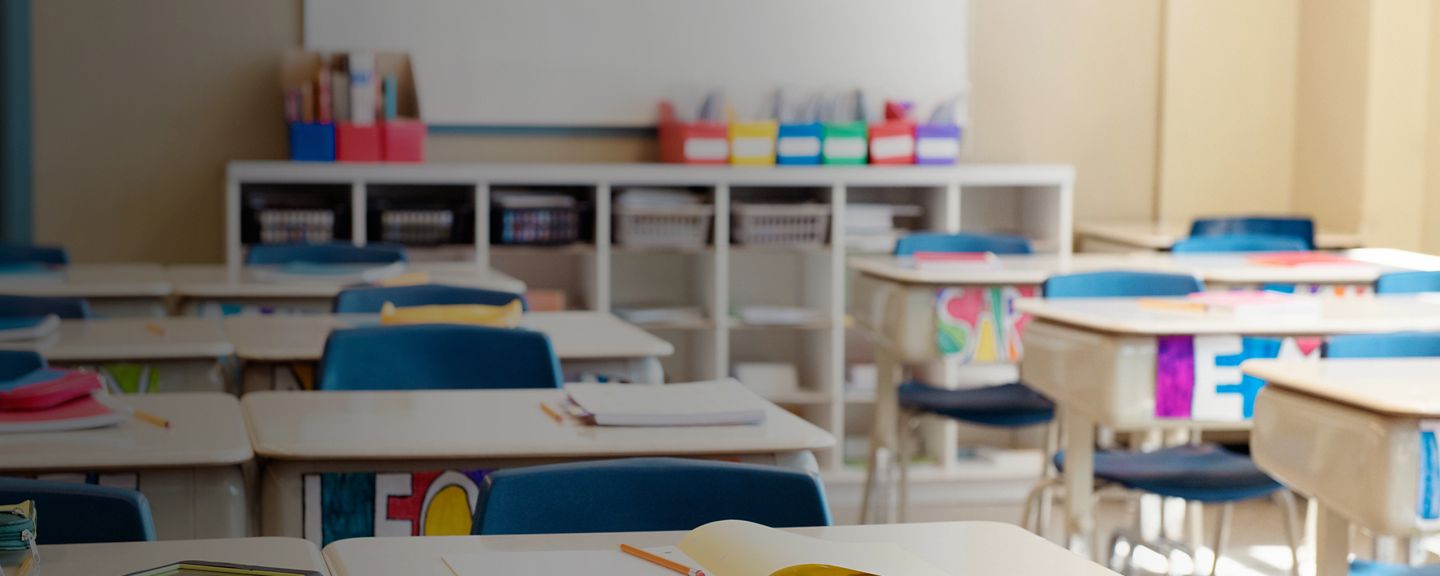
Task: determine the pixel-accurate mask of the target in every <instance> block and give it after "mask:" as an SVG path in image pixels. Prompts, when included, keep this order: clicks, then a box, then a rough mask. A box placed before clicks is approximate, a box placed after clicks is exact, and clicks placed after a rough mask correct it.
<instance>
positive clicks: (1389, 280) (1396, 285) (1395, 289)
mask: <svg viewBox="0 0 1440 576" xmlns="http://www.w3.org/2000/svg"><path fill="white" fill-rule="evenodd" d="M1423 292H1440V271H1437V272H1428V271H1427V272H1390V273H1388V274H1381V275H1380V277H1379V278H1376V279H1375V293H1376V294H1420V293H1423Z"/></svg>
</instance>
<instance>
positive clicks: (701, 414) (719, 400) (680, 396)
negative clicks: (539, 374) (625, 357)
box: [565, 379, 769, 426]
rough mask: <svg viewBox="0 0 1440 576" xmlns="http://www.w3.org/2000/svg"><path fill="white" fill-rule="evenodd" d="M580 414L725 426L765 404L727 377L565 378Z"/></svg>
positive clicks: (602, 422) (746, 419) (604, 420)
mask: <svg viewBox="0 0 1440 576" xmlns="http://www.w3.org/2000/svg"><path fill="white" fill-rule="evenodd" d="M565 393H566V394H567V395H568V396H569V397H570V402H571V403H573V404H574V405H575V406H576V407H577V408H578V409H579V410H580V412H581V416H583V417H584V418H585V419H587V420H590V421H592V422H594V423H595V424H596V425H598V426H728V425H745V424H759V423H761V422H764V421H765V413H766V411H767V409H768V408H769V404H768V403H767V402H765V400H764V399H762V398H760V397H759V396H756V395H755V393H754V392H751V391H750V389H748V388H746V387H745V385H744V384H741V383H740V382H738V381H736V380H734V379H729V380H719V381H713V382H692V383H686V384H666V385H663V386H647V385H638V384H631V385H624V384H566V385H565Z"/></svg>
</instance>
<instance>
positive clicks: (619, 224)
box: [615, 204, 715, 248]
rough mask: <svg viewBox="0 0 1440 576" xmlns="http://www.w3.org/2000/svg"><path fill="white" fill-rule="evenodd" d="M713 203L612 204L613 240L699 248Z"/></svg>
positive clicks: (631, 244) (707, 234)
mask: <svg viewBox="0 0 1440 576" xmlns="http://www.w3.org/2000/svg"><path fill="white" fill-rule="evenodd" d="M714 215H715V207H714V206H708V205H704V204H693V205H687V206H616V207H615V240H616V242H618V243H619V244H620V245H621V246H626V247H631V248H701V247H704V246H705V244H706V242H708V241H709V240H710V222H712V221H713V216H714Z"/></svg>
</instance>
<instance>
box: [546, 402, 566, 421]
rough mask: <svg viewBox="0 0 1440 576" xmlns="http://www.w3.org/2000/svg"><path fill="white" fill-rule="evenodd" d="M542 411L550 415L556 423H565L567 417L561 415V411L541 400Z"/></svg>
mask: <svg viewBox="0 0 1440 576" xmlns="http://www.w3.org/2000/svg"><path fill="white" fill-rule="evenodd" d="M540 411H541V412H544V413H545V415H546V416H549V417H550V419H551V420H554V421H555V423H556V424H564V423H565V419H564V418H561V417H560V413H559V412H556V411H555V409H554V408H551V407H550V405H549V404H546V403H544V402H541V403H540Z"/></svg>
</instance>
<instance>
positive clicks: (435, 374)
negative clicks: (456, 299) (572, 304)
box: [317, 324, 562, 390]
mask: <svg viewBox="0 0 1440 576" xmlns="http://www.w3.org/2000/svg"><path fill="white" fill-rule="evenodd" d="M561 382H562V376H561V372H560V361H559V360H558V359H557V358H556V357H555V350H554V349H553V348H551V346H550V338H549V337H548V336H546V335H544V334H542V333H539V332H531V331H529V330H517V329H511V328H489V327H485V326H467V325H456V324H415V325H408V326H369V327H364V328H350V329H346V330H336V331H334V332H331V333H330V338H329V339H328V340H326V341H325V355H324V357H323V358H321V359H320V377H319V383H318V384H317V387H318V388H319V389H320V390H465V389H493V388H559V387H560V385H561Z"/></svg>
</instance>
